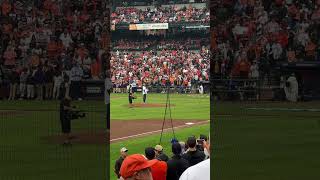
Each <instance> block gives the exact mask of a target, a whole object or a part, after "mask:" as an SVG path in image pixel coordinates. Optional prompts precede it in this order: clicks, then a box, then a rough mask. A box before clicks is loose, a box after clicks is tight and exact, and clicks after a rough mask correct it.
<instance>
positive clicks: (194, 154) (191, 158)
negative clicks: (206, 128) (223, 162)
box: [182, 137, 205, 166]
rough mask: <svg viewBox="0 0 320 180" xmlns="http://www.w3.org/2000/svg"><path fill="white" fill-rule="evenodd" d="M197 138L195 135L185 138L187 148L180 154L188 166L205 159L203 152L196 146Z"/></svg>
mask: <svg viewBox="0 0 320 180" xmlns="http://www.w3.org/2000/svg"><path fill="white" fill-rule="evenodd" d="M196 144H197V140H196V138H195V137H189V138H188V140H187V145H188V147H189V148H188V150H187V152H186V153H185V154H183V155H182V158H184V159H186V160H187V161H188V162H189V164H190V166H193V165H196V164H198V163H199V162H201V161H203V160H204V159H205V154H204V152H202V151H199V150H198V149H197V148H196Z"/></svg>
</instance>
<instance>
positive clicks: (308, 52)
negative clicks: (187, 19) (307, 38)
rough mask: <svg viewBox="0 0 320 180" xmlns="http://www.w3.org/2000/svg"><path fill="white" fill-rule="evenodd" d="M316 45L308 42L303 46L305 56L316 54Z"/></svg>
mask: <svg viewBox="0 0 320 180" xmlns="http://www.w3.org/2000/svg"><path fill="white" fill-rule="evenodd" d="M316 48H317V46H316V45H315V44H314V43H313V42H309V43H308V44H307V46H306V48H305V51H306V55H307V56H315V55H316Z"/></svg>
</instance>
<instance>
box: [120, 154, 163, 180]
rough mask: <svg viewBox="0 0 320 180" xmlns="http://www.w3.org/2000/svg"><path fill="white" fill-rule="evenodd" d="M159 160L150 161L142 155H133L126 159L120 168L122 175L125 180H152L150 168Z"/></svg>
mask: <svg viewBox="0 0 320 180" xmlns="http://www.w3.org/2000/svg"><path fill="white" fill-rule="evenodd" d="M155 163H157V160H155V159H154V160H151V161H148V160H147V159H146V158H145V157H144V156H143V155H141V154H133V155H131V156H128V157H126V159H125V160H124V161H123V163H122V165H121V168H120V175H121V177H122V178H123V179H124V180H129V179H130V180H139V179H140V180H152V174H151V171H150V167H151V166H153V165H154V164H155Z"/></svg>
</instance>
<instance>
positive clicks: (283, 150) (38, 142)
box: [0, 94, 320, 180]
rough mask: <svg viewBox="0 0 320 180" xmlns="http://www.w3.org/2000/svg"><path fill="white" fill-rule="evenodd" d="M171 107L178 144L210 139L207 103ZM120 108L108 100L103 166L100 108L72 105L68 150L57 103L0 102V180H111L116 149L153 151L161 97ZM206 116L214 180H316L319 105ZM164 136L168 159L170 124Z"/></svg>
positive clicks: (221, 110)
mask: <svg viewBox="0 0 320 180" xmlns="http://www.w3.org/2000/svg"><path fill="white" fill-rule="evenodd" d="M170 99H171V106H172V107H171V110H172V119H174V121H173V122H174V124H175V127H176V129H175V134H176V137H177V138H178V139H179V140H186V138H187V137H188V136H190V135H199V134H200V133H207V132H209V124H207V122H206V120H208V119H209V117H210V114H209V112H210V111H209V108H210V106H209V105H210V104H209V97H199V96H197V95H189V96H188V95H175V94H172V95H171V96H170ZM127 102H128V100H127V95H126V94H123V95H120V94H119V95H118V94H113V95H112V97H111V103H112V105H111V112H112V114H111V118H112V122H111V126H112V129H111V137H110V139H111V145H110V149H111V152H110V158H111V159H110V160H108V159H107V153H106V147H105V142H104V141H105V138H104V137H105V133H104V129H105V126H106V125H105V105H104V104H103V102H102V101H82V102H75V105H77V106H78V107H79V108H80V109H82V110H84V111H86V112H87V116H86V117H85V118H83V119H79V120H74V121H73V122H72V128H73V133H74V136H75V138H74V139H73V142H74V143H73V145H72V146H70V147H64V146H62V145H61V143H62V142H61V137H60V124H59V112H58V107H59V103H58V102H57V101H41V102H40V101H1V102H0V124H1V126H0V141H1V145H0V152H1V153H0V162H1V163H0V174H1V179H4V180H14V179H23V180H34V179H39V180H55V179H74V180H87V179H104V178H105V177H106V173H105V172H106V168H107V163H106V162H109V163H110V171H111V178H110V179H115V175H114V173H113V165H114V162H115V160H116V159H117V158H118V156H119V149H120V148H121V147H122V146H125V147H127V148H128V149H129V154H133V153H143V151H144V148H145V147H147V146H154V145H155V144H158V143H159V138H160V132H161V131H159V130H161V126H162V124H161V123H162V121H163V115H164V110H165V107H164V104H165V103H166V96H165V94H149V95H148V103H147V104H148V105H144V104H140V103H141V102H142V99H141V96H139V95H138V98H137V99H136V100H135V101H134V103H135V104H136V105H135V106H134V107H131V108H130V107H128V103H127ZM211 108H212V110H213V112H214V116H213V119H214V121H213V126H214V128H213V132H211V136H212V140H213V141H212V142H214V144H213V145H212V148H213V149H212V151H213V152H212V163H213V165H212V166H213V167H214V168H213V170H214V171H212V172H211V176H212V177H213V178H214V179H219V180H224V179H225V180H229V179H239V180H242V179H243V180H245V179H246V180H247V179H259V180H260V179H262V180H263V179H265V180H267V179H268V180H269V179H284V180H286V179H290V180H292V179H318V177H319V173H318V169H319V168H320V156H319V152H320V120H319V119H320V118H319V117H320V103H319V102H299V103H283V102H241V103H240V102H217V103H214V104H213V106H211ZM167 119H169V118H167ZM159 122H160V123H159ZM186 123H188V124H186ZM165 129H166V131H165V133H164V137H163V140H162V145H163V146H164V149H165V152H166V153H167V154H168V155H169V156H170V155H171V153H170V143H169V141H170V140H171V138H172V137H173V134H172V131H171V129H170V123H168V122H167V123H165ZM284 175H285V176H284Z"/></svg>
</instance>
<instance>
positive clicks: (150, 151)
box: [144, 147, 156, 160]
mask: <svg viewBox="0 0 320 180" xmlns="http://www.w3.org/2000/svg"><path fill="white" fill-rule="evenodd" d="M144 152H145V154H146V157H147V158H148V160H152V159H154V158H155V157H156V152H155V150H154V148H153V147H147V148H146V149H145V150H144Z"/></svg>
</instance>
